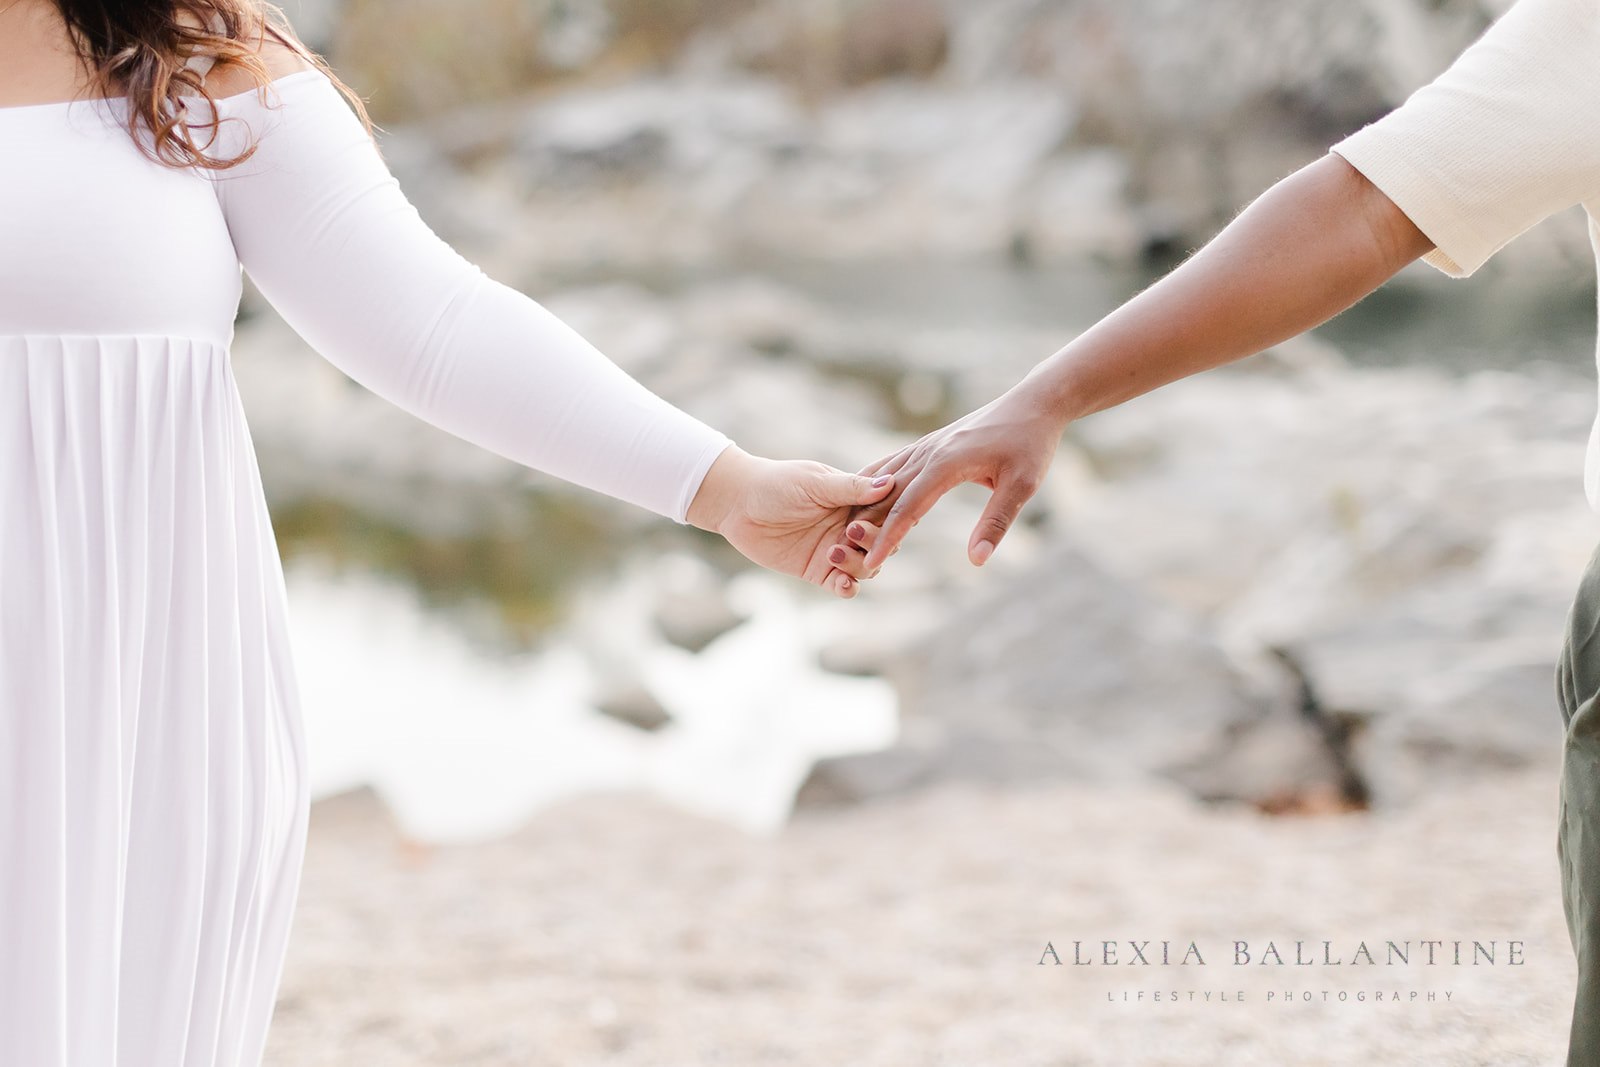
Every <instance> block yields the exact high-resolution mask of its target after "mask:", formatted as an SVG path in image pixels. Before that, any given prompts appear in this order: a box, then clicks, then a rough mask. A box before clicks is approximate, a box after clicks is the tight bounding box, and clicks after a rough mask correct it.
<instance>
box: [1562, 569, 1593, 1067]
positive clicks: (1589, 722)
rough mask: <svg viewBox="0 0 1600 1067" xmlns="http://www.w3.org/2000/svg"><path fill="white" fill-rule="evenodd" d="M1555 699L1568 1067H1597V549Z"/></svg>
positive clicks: (1573, 616)
mask: <svg viewBox="0 0 1600 1067" xmlns="http://www.w3.org/2000/svg"><path fill="white" fill-rule="evenodd" d="M1556 699H1557V700H1558V701H1559V703H1560V705H1561V718H1562V720H1563V721H1564V723H1565V724H1566V739H1565V741H1564V742H1563V744H1562V761H1561V807H1560V812H1561V814H1560V823H1559V825H1558V827H1557V830H1556V857H1557V859H1558V861H1559V863H1560V868H1561V903H1562V905H1563V906H1564V908H1565V909H1566V915H1567V932H1568V934H1569V935H1570V936H1571V938H1572V951H1573V953H1574V954H1575V955H1576V956H1577V959H1578V991H1577V997H1576V999H1575V1001H1574V1003H1573V1008H1572V1033H1571V1036H1570V1038H1569V1043H1568V1047H1567V1067H1600V546H1596V548H1595V551H1594V554H1593V555H1591V556H1590V557H1589V564H1588V566H1587V567H1586V568H1585V569H1584V572H1583V579H1582V581H1580V582H1579V583H1578V592H1577V595H1576V596H1574V597H1573V601H1572V607H1571V608H1570V609H1569V610H1568V613H1567V624H1566V631H1565V634H1564V636H1563V638H1562V641H1561V657H1560V659H1559V660H1558V661H1557V663H1556Z"/></svg>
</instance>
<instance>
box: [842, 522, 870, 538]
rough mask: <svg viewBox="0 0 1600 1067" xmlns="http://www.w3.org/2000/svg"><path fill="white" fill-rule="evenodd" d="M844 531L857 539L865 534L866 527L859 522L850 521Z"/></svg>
mask: <svg viewBox="0 0 1600 1067" xmlns="http://www.w3.org/2000/svg"><path fill="white" fill-rule="evenodd" d="M844 532H845V533H847V534H849V535H850V536H851V537H854V538H855V539H856V540H858V541H859V540H861V538H863V537H865V536H867V528H866V527H865V526H863V525H861V524H860V523H859V522H852V523H851V524H850V525H849V526H848V527H847V528H846V529H845V531H844Z"/></svg>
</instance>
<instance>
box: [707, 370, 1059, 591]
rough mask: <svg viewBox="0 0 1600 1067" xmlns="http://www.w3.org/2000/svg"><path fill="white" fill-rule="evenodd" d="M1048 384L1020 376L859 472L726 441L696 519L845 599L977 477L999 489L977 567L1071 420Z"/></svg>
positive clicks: (979, 541) (982, 526)
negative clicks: (1045, 389) (766, 455)
mask: <svg viewBox="0 0 1600 1067" xmlns="http://www.w3.org/2000/svg"><path fill="white" fill-rule="evenodd" d="M1030 380H1031V379H1030ZM1041 392H1042V391H1041V390H1037V389H1032V388H1029V381H1024V382H1023V383H1021V384H1020V385H1018V386H1017V387H1015V388H1013V389H1012V390H1011V391H1010V392H1008V393H1006V394H1005V395H1004V396H1001V397H1000V398H999V399H997V400H995V401H994V402H992V403H990V404H988V405H987V406H985V407H983V408H980V409H978V410H977V411H974V412H972V413H971V414H969V415H967V416H965V417H964V418H961V419H959V420H957V421H955V422H953V423H951V424H950V425H948V426H946V427H944V428H942V429H940V430H936V431H934V432H933V433H930V434H928V435H927V436H925V437H923V438H922V439H920V440H918V441H916V442H915V443H913V444H911V445H908V446H906V447H905V448H902V449H900V450H899V451H898V452H895V453H894V454H893V455H890V456H887V457H885V458H884V459H881V460H879V461H878V462H876V463H874V464H871V465H870V466H867V467H864V468H862V470H861V471H860V472H859V473H856V474H848V473H846V472H844V471H839V470H835V469H833V468H832V467H829V466H827V465H826V464H822V463H815V462H811V461H807V460H769V459H761V458H758V457H755V456H752V455H750V454H749V453H746V452H744V451H742V450H741V449H739V448H738V447H736V446H735V447H730V448H728V449H727V450H726V451H725V452H724V453H723V454H722V456H721V457H719V458H718V460H717V461H716V463H715V464H713V465H712V468H711V470H710V472H709V473H708V474H707V475H706V479H705V481H704V483H702V486H701V489H700V492H699V494H698V495H696V497H695V500H694V503H693V505H692V506H691V507H690V509H689V516H688V517H689V521H690V522H691V523H692V524H693V525H695V526H699V527H701V528H702V529H708V530H714V531H716V532H717V533H720V534H722V536H723V537H725V538H726V539H727V540H728V542H729V543H730V544H732V545H733V546H734V547H735V548H737V549H738V550H739V551H740V552H742V553H744V555H745V556H747V557H748V558H749V559H751V560H753V561H754V562H756V563H759V564H761V565H762V566H765V567H769V568H771V569H773V570H775V571H779V572H782V573H784V574H789V575H793V576H796V577H800V578H804V579H805V580H806V581H808V582H811V583H813V584H815V585H820V586H822V587H823V588H825V589H828V590H830V591H831V592H833V593H834V594H836V595H838V596H840V597H846V598H849V597H853V596H855V595H856V593H857V591H858V590H859V589H860V587H861V583H862V582H863V581H865V580H867V579H869V578H871V577H873V576H874V575H876V574H877V572H878V570H879V568H881V567H882V566H883V562H884V560H886V559H887V558H888V557H889V556H890V555H891V554H892V553H893V552H895V551H896V550H897V549H898V547H899V545H900V542H901V541H902V540H903V539H904V538H905V536H906V533H907V532H908V531H909V530H910V529H911V527H912V526H914V525H916V523H917V521H918V520H919V519H921V518H922V516H923V515H925V514H927V512H928V510H929V509H930V508H931V507H933V505H934V504H935V503H936V502H937V501H938V500H939V498H940V497H942V496H943V495H944V494H945V493H947V492H949V491H950V490H951V489H953V488H954V487H955V486H957V485H960V484H961V483H963V482H976V483H978V484H980V485H984V486H987V487H989V488H990V489H992V490H993V495H992V496H991V497H990V499H989V505H988V507H987V508H986V509H985V510H984V514H983V518H982V519H981V520H980V521H979V523H978V525H977V527H976V529H974V530H973V533H972V538H971V540H970V542H969V544H968V545H967V555H968V557H969V558H970V559H971V560H972V562H973V563H975V564H978V565H980V566H981V565H982V564H983V563H985V562H986V561H987V560H988V559H989V556H990V555H991V554H992V553H993V552H994V550H995V548H996V546H998V545H999V544H1000V540H1001V538H1003V537H1004V536H1005V533H1006V530H1007V529H1009V528H1010V527H1011V525H1012V523H1014V522H1015V521H1016V518H1017V514H1018V513H1019V512H1020V511H1021V510H1022V506H1023V505H1024V504H1025V503H1027V501H1028V498H1029V497H1031V496H1032V495H1033V494H1034V492H1035V491H1036V490H1037V488H1038V486H1039V483H1040V480H1041V479H1042V478H1043V477H1044V473H1045V470H1046V468H1047V467H1048V466H1049V463H1050V458H1051V455H1052V453H1053V452H1054V449H1055V446H1056V444H1057V442H1058V441H1059V439H1060V437H1061V433H1062V430H1063V429H1064V428H1065V427H1066V424H1067V421H1068V419H1067V418H1066V416H1065V413H1064V410H1063V409H1062V408H1061V407H1060V406H1059V405H1054V404H1052V403H1050V402H1049V400H1048V398H1046V397H1045V396H1042V395H1040V393H1041Z"/></svg>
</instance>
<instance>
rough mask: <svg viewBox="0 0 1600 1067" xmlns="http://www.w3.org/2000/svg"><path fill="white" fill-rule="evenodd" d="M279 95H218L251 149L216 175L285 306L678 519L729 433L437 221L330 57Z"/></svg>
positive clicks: (484, 434) (372, 373)
mask: <svg viewBox="0 0 1600 1067" xmlns="http://www.w3.org/2000/svg"><path fill="white" fill-rule="evenodd" d="M267 97H268V99H267V102H266V103H265V104H263V103H262V102H261V100H260V97H259V95H258V94H257V93H255V92H249V93H245V94H243V95H241V96H232V97H228V98H227V99H225V100H222V101H220V102H219V105H218V111H219V114H220V117H221V118H222V119H223V124H222V131H221V136H220V137H219V139H218V143H217V147H216V151H217V152H219V153H225V154H233V153H234V152H236V151H237V150H238V148H239V147H240V146H241V145H243V144H246V143H249V142H250V141H252V140H253V141H254V143H255V144H256V150H255V154H254V155H253V156H252V157H251V158H250V159H248V160H247V161H245V162H244V163H242V164H240V165H239V166H237V167H235V168H233V169H230V170H225V171H222V172H220V173H219V174H217V175H216V177H215V178H214V183H215V187H216V191H217V196H218V198H219V201H220V202H221V205H222V210H223V214H224V216H225V217H226V219H227V224H228V228H229V231H230V232H231V234H232V237H233V243H234V247H235V249H236V250H237V252H238V255H239V261H240V263H241V264H242V265H243V266H244V269H245V270H246V272H248V273H249V275H250V277H251V278H252V279H253V280H254V282H255V283H256V285H257V287H259V288H260V290H261V292H262V294H263V295H264V296H266V298H267V299H268V300H269V301H270V302H271V303H272V304H273V306H274V307H276V308H277V310H278V311H279V312H280V313H281V314H282V315H283V318H284V320H285V321H286V322H288V324H289V325H290V326H291V327H293V328H294V330H295V331H296V332H297V333H299V334H300V336H301V337H302V338H304V339H305V340H306V342H307V343H308V344H310V345H311V346H312V347H313V348H315V349H316V350H317V351H318V352H319V353H321V354H322V355H323V356H324V357H325V358H326V359H328V361H329V362H331V363H332V364H333V365H334V366H336V367H338V368H339V369H340V370H342V371H343V372H344V373H345V374H347V375H349V376H350V377H351V378H353V379H354V380H355V381H357V382H359V383H360V384H362V385H363V386H365V387H366V388H368V389H370V390H372V391H373V392H374V393H377V394H378V395H379V396H382V397H384V398H385V399H387V400H389V401H391V402H393V403H394V404H397V405H398V406H400V407H401V408H404V409H405V410H407V411H409V412H411V413H413V414H415V415H417V416H418V417H420V418H422V419H425V420H426V421H428V422H430V423H432V424H433V425H435V426H438V427H440V428H442V429H444V430H447V431H449V432H450V433H453V434H455V435H457V436H459V437H462V438H465V439H466V440H468V441H471V442H473V443H475V444H478V445H480V446H482V447H484V448H488V449H491V450H492V451H494V452H497V453H499V454H500V455H503V456H506V457H508V458H510V459H512V460H515V461H517V462H518V463H521V464H524V465H526V466H528V467H532V468H535V469H538V470H541V471H546V472H548V473H550V474H553V475H555V476H557V477H559V478H562V479H564V480H566V481H569V482H573V483H575V484H577V485H581V486H585V487H587V488H590V489H594V490H596V491H598V492H601V493H605V494H607V495H609V496H613V497H616V498H618V499H621V500H626V501H628V502H630V503H633V504H637V505H639V506H641V507H644V508H648V509H649V510H651V511H653V512H655V513H657V514H659V515H663V516H666V517H668V518H671V519H673V520H675V521H677V522H684V521H685V516H686V515H687V512H688V508H689V503H690V501H691V500H692V499H693V498H694V494H695V492H696V490H697V489H698V488H699V485H700V482H701V480H702V479H703V478H704V476H705V473H706V471H707V470H708V469H709V468H710V466H711V464H712V462H713V461H714V460H715V459H716V457H717V456H718V455H719V454H720V453H721V452H722V450H723V449H724V448H726V447H727V446H728V445H729V444H730V442H729V440H728V438H727V437H726V436H724V435H723V434H721V433H720V432H718V431H716V430H713V429H712V428H710V427H708V426H706V425H705V424H703V423H701V422H699V421H698V420H696V419H694V418H692V417H691V416H689V415H688V414H686V413H684V412H683V411H681V410H679V409H677V408H675V407H673V406H672V405H670V404H668V403H667V402H666V401H664V400H662V399H661V398H660V397H657V396H656V395H654V394H653V393H651V392H650V391H649V390H647V389H646V388H645V387H644V386H642V385H640V384H639V383H638V382H636V381H634V380H633V379H632V378H630V377H629V376H628V375H627V374H626V373H624V372H623V371H622V369H621V368H619V367H618V366H617V365H616V364H614V363H612V362H611V361H610V360H608V359H606V358H605V356H603V355H602V354H601V353H600V352H598V351H597V350H596V349H595V348H594V347H593V346H592V345H590V344H589V343H588V342H586V341H585V340H584V339H583V338H582V337H580V336H579V335H578V334H577V333H576V332H574V331H573V330H572V329H570V328H569V327H567V326H566V325H565V324H564V323H562V322H561V321H560V320H559V319H557V318H556V317H555V316H554V315H552V314H551V313H550V312H549V311H547V310H546V309H545V308H544V307H543V306H542V305H540V304H539V303H537V302H536V301H534V300H532V299H530V298H529V297H527V296H525V295H523V294H521V293H518V292H516V291H515V290H513V289H511V288H509V287H507V286H505V285H502V284H500V283H499V282H496V281H494V280H493V279H491V278H489V277H488V276H487V275H485V274H484V273H483V272H482V271H481V270H480V269H478V268H477V267H476V266H475V265H473V264H472V263H470V262H468V261H467V260H466V259H464V258H463V257H462V256H461V255H459V254H458V253H457V252H456V251H455V250H454V249H452V248H451V247H450V246H449V245H448V244H446V243H445V242H444V241H443V240H442V239H440V238H439V237H438V236H437V235H436V234H434V232H433V231H432V230H431V229H429V228H428V226H427V225H426V224H425V223H424V222H423V221H422V219H421V217H420V216H419V215H418V214H417V211H416V209H415V208H414V207H413V206H412V204H411V203H410V201H408V200H407V199H406V197H405V195H404V194H403V193H402V192H401V190H400V187H399V184H398V182H396V180H395V178H394V176H393V175H392V174H391V173H390V172H389V169H388V168H387V167H386V166H385V165H384V163H383V160H382V158H381V157H380V156H379V154H378V151H377V149H376V148H375V147H374V145H373V144H372V141H371V139H370V138H369V137H368V136H367V133H366V131H365V130H364V129H363V128H362V126H361V124H360V122H359V121H358V120H357V119H356V117H355V115H354V113H353V112H352V111H351V110H350V108H349V106H348V105H347V104H346V103H345V101H344V99H343V98H342V97H341V96H340V95H339V93H338V91H337V90H336V89H335V88H334V87H333V85H332V83H331V82H330V81H329V80H328V79H327V78H326V77H325V76H324V75H323V74H322V73H321V72H320V71H316V70H305V71H300V72H298V73H295V74H290V75H287V76H285V77H282V78H279V79H277V80H276V81H274V82H272V83H271V85H270V86H269V88H268V90H267ZM235 120H237V121H235Z"/></svg>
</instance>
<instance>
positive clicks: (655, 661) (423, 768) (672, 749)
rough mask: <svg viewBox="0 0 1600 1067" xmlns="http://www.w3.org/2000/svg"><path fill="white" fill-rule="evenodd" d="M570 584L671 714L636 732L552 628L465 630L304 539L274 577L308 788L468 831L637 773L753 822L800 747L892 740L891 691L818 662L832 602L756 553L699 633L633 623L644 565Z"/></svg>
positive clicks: (797, 772)
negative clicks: (702, 643)
mask: <svg viewBox="0 0 1600 1067" xmlns="http://www.w3.org/2000/svg"><path fill="white" fill-rule="evenodd" d="M656 562H657V561H651V560H643V559H642V560H639V561H637V562H636V567H637V568H641V569H640V570H636V572H635V574H634V575H633V576H630V575H629V574H627V573H623V574H621V575H619V576H618V577H617V579H616V580H615V581H614V582H612V583H609V584H607V585H605V586H602V587H599V588H596V589H591V590H587V591H585V593H584V594H583V595H580V596H578V597H576V598H575V603H574V605H573V608H572V615H571V619H572V628H573V629H577V628H580V627H582V626H583V625H589V626H596V625H598V626H602V627H605V628H607V630H608V635H607V636H608V643H609V645H610V646H611V648H610V651H611V652H612V653H613V654H614V655H620V656H623V657H625V658H626V659H627V660H629V661H630V663H631V665H633V667H634V668H635V669H636V670H637V673H638V677H639V679H640V681H641V683H642V684H644V685H645V686H646V687H648V689H649V690H650V692H651V693H652V694H653V695H654V696H655V697H656V699H657V700H658V701H659V702H660V703H661V705H662V706H663V707H664V709H665V710H666V711H667V712H668V713H669V714H671V716H672V720H673V721H672V722H671V724H670V725H668V726H666V727H665V728H663V729H662V730H660V731H657V732H654V733H645V732H643V731H640V730H637V729H635V728H633V727H631V726H626V725H623V724H621V723H619V722H617V721H614V720H612V719H610V718H607V717H605V716H603V715H601V714H600V713H599V712H598V711H597V710H596V702H597V696H598V694H599V692H600V691H601V689H602V686H603V683H604V682H605V681H606V679H605V677H604V673H605V665H604V663H597V662H595V660H594V658H593V657H592V656H589V655H585V654H584V652H582V651H580V650H579V648H578V647H577V646H576V645H575V644H574V643H573V642H571V641H568V640H566V639H565V638H564V637H563V636H562V634H561V633H559V632H558V633H556V634H554V635H552V637H551V639H550V640H548V641H546V642H544V643H543V644H541V645H540V646H539V647H538V648H537V649H534V650H532V651H528V652H523V653H515V654H512V653H506V652H503V651H494V650H491V649H486V648H485V647H484V646H482V645H481V644H478V643H476V642H473V641H471V640H468V639H467V637H466V635H465V634H463V632H462V631H461V628H460V627H459V626H458V625H456V624H455V623H454V622H453V621H452V620H451V619H450V618H449V617H448V616H446V615H444V614H442V613H440V612H438V611H434V610H430V609H429V608H428V607H426V606H425V602H424V600H423V598H422V596H421V595H420V594H419V591H418V590H417V588H416V587H414V586H410V585H407V584H405V583H403V582H401V581H398V580H396V579H395V578H393V577H390V576H384V575H380V574H376V573H372V572H363V571H359V570H357V571H350V570H337V569H334V568H333V567H331V566H329V565H328V564H327V562H326V561H325V560H320V559H318V558H316V557H311V556H302V557H299V558H298V559H296V560H294V561H292V562H291V564H290V566H289V568H288V572H287V577H288V582H289V595H290V604H291V622H292V631H293V637H294V647H295V657H296V664H297V670H298V673H299V679H300V689H301V695H302V700H303V706H304V718H305V723H306V731H307V736H308V743H309V749H310V765H311V778H312V793H313V795H314V796H316V797H321V796H327V795H330V794H333V793H338V792H341V791H344V790H346V789H350V788H352V787H355V786H358V785H370V786H372V787H373V788H374V789H375V790H376V792H377V793H378V794H379V795H380V796H381V797H382V798H383V799H384V801H385V803H386V804H387V805H388V807H389V809H390V811H391V812H392V814H393V815H394V817H395V818H396V820H397V822H398V823H399V825H400V827H401V828H402V829H403V831H404V832H405V833H406V834H407V835H409V836H410V837H412V838H414V839H417V840H423V841H434V842H447V841H468V840H477V839H483V838H487V837H492V836H495V835H498V834H502V833H505V832H508V831H510V830H512V829H514V828H515V827H516V826H518V825H519V824H520V823H521V822H523V821H524V820H525V819H527V818H528V817H529V816H530V815H532V814H533V813H534V812H536V811H538V810H539V809H541V808H543V807H545V806H546V805H549V804H551V803H554V802H556V801H559V800H562V799H565V798H567V797H570V796H574V795H578V794H581V793H587V792H593V791H597V790H619V789H620V790H641V791H645V792H649V793H653V794H655V795H657V796H659V797H661V798H663V799H665V800H666V801H668V802H670V803H673V804H677V805H679V806H681V807H684V808H686V809H688V810H691V811H695V812H698V813H701V814H703V815H706V816H708V817H711V818H716V819H721V820H725V821H727V822H730V823H732V824H734V825H736V826H740V827H742V828H744V829H746V830H749V831H751V832H753V833H763V832H770V831H772V830H775V829H776V828H778V827H779V826H781V825H782V824H783V822H784V820H785V819H786V818H787V817H788V814H789V810H790V807H791V804H792V801H793V799H794V795H795V792H796V790H797V789H798V788H799V786H800V785H801V783H802V782H803V781H804V779H805V776H806V774H807V772H808V771H809V769H810V767H811V764H812V762H813V760H815V759H816V758H818V757H822V756H828V755H836V754H843V753H848V752H858V751H868V750H871V749H876V748H882V747H884V746H886V745H888V744H890V743H891V742H892V741H893V740H894V737H895V732H896V728H897V724H896V718H895V698H894V694H893V691H892V690H891V689H890V688H889V686H888V685H887V684H886V683H884V682H882V681H880V680H877V679H868V678H847V677H843V676H839V675H833V674H829V673H827V672H825V671H823V670H821V669H820V668H819V667H818V666H817V650H818V648H819V647H820V645H821V643H822V642H823V641H824V640H825V639H826V637H827V636H828V633H829V631H830V628H831V625H832V624H831V623H830V621H829V620H830V617H831V609H832V608H833V607H834V606H833V605H830V604H826V603H818V602H817V600H816V599H815V598H811V597H802V596H801V595H799V594H800V592H801V589H800V588H799V587H796V586H795V585H794V584H793V583H789V582H786V581H782V580H778V579H775V578H772V577H770V576H768V575H765V574H761V573H749V574H745V575H742V576H740V577H739V578H736V579H735V580H734V582H733V585H732V595H733V597H734V599H735V602H736V603H737V604H738V606H739V607H740V608H741V609H742V611H743V613H744V614H746V615H747V617H748V621H746V622H745V623H744V624H742V625H740V626H738V627H736V628H734V629H733V630H731V631H729V632H728V633H726V634H724V635H723V636H721V637H719V638H717V639H716V640H714V641H713V642H712V643H711V644H710V645H708V646H707V647H706V648H704V649H703V650H701V651H700V652H698V653H689V652H687V651H684V650H683V649H680V648H676V647H674V646H672V645H670V644H668V643H667V642H666V640H665V639H663V638H662V637H661V635H660V634H658V633H656V632H654V631H653V630H652V629H650V628H649V627H648V626H645V625H636V626H634V627H633V628H631V629H628V630H626V631H624V632H618V626H619V625H626V624H627V623H628V622H629V621H630V620H632V621H634V622H635V623H638V622H639V621H641V620H644V619H645V618H646V617H647V612H645V611H644V610H642V609H641V604H640V599H641V598H642V597H643V596H644V588H645V583H644V582H643V581H641V580H638V579H639V578H640V577H642V573H643V571H642V568H648V567H650V566H652V565H655V563H656Z"/></svg>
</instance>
